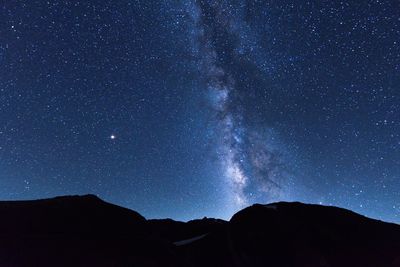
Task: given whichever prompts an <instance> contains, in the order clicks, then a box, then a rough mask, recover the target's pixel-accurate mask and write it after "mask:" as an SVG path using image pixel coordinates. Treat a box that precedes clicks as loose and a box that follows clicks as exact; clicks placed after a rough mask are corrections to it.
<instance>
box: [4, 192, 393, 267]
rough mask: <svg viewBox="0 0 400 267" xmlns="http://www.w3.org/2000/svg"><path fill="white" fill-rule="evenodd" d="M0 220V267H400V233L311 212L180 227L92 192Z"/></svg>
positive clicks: (13, 209) (325, 209)
mask: <svg viewBox="0 0 400 267" xmlns="http://www.w3.org/2000/svg"><path fill="white" fill-rule="evenodd" d="M0 218H2V219H1V220H0V266H12V267H28V266H45V267H46V266H104V267H106V266H195V267H197V266H199V267H200V266H219V267H221V266H237V267H241V266H255V267H257V266H277V267H278V266H282V267H283V266H287V267H289V266H315V267H317V266H321V267H324V266H330V267H335V266H338V267H339V266H341V267H342V266H349V267H350V266H351V267H354V266H360V267H369V266H371V267H373V266H374V267H375V266H383V267H385V266H387V267H399V266H400V255H399V253H398V251H400V225H397V224H394V223H386V222H383V221H379V220H375V219H371V218H368V217H365V216H363V215H360V214H357V213H355V212H353V211H350V210H346V209H343V208H339V207H333V206H322V205H317V204H304V203H300V202H276V203H270V204H254V205H251V206H249V207H247V208H244V209H242V210H241V211H239V212H237V213H236V214H234V215H233V216H232V218H231V219H230V220H229V221H224V220H220V219H214V218H207V217H204V218H202V219H195V220H191V221H188V222H181V221H175V220H172V219H146V218H145V217H143V216H142V215H140V214H139V213H138V212H136V211H133V210H130V209H127V208H124V207H120V206H118V205H114V204H111V203H108V202H106V201H103V200H102V199H100V198H99V197H97V196H95V195H91V194H89V195H75V196H59V197H55V198H50V199H39V200H23V201H0Z"/></svg>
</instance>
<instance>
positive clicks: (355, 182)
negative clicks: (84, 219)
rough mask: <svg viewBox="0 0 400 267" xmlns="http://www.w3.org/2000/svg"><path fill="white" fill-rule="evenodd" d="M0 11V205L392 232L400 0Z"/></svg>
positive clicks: (208, 0) (22, 6)
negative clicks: (295, 207) (343, 212)
mask: <svg viewBox="0 0 400 267" xmlns="http://www.w3.org/2000/svg"><path fill="white" fill-rule="evenodd" d="M0 18H1V20H0V21H1V23H0V199H4V200H5V199H32V198H44V197H52V196H56V195H65V194H86V193H93V194H97V195H99V196H100V197H101V198H103V199H105V200H107V201H111V202H113V203H116V204H119V205H122V206H126V207H128V208H131V209H134V210H137V211H139V212H140V213H142V214H143V215H144V216H146V217H150V218H160V217H172V218H175V219H182V220H188V219H192V218H195V217H203V216H209V217H212V216H213V217H222V218H229V217H230V216H231V215H232V214H233V213H234V212H235V211H237V210H238V209H240V208H243V207H244V206H247V205H250V204H252V203H255V202H270V201H279V200H289V201H303V202H310V203H321V204H325V205H336V206H341V207H344V208H349V209H352V210H354V211H356V212H359V213H362V214H364V215H367V216H371V217H374V218H378V219H382V220H387V221H393V222H397V223H399V222H400V193H399V192H400V190H399V189H400V177H399V175H400V120H399V118H400V88H399V84H400V6H399V3H398V2H396V1H347V2H345V1H300V2H296V1H286V0H284V1H275V0H271V1H257V0H252V1H228V0H223V1H216V0H194V1H139V0H138V1H125V0H124V1H58V0H55V1H18V2H5V3H3V5H2V6H1V9H0Z"/></svg>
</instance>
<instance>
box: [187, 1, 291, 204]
mask: <svg viewBox="0 0 400 267" xmlns="http://www.w3.org/2000/svg"><path fill="white" fill-rule="evenodd" d="M235 8H238V6H233V5H228V3H226V2H224V1H195V2H192V3H187V10H188V12H189V14H190V15H191V18H192V20H193V21H192V23H193V25H192V27H193V28H192V37H193V45H194V46H193V51H195V56H196V58H198V60H197V61H196V63H197V64H198V65H199V73H200V76H201V78H202V79H203V83H204V88H205V89H206V90H207V94H208V98H209V103H210V106H211V108H212V110H213V111H214V112H215V118H216V123H217V135H216V138H217V139H218V140H217V143H218V146H217V149H216V152H217V154H218V158H219V160H220V163H221V167H222V168H223V171H224V175H225V178H226V179H227V180H228V183H229V184H230V186H231V188H232V193H233V196H234V201H235V203H236V205H237V206H238V207H243V206H246V205H249V204H250V203H252V202H255V201H264V202H265V201H272V200H277V199H282V198H283V197H284V194H285V191H284V187H285V186H286V182H287V181H286V180H287V172H286V170H285V164H284V162H283V159H282V157H281V154H282V153H281V151H279V149H277V148H274V147H273V146H272V145H271V143H268V141H271V138H272V137H271V136H269V135H268V134H265V132H263V133H261V132H260V131H258V130H256V129H254V127H253V125H252V124H251V123H250V121H248V119H247V118H246V116H245V112H246V110H245V109H246V108H247V109H248V108H251V107H245V106H244V105H243V103H242V101H245V99H246V97H247V94H248V93H249V92H248V91H247V88H246V85H243V84H241V83H239V82H238V80H237V78H236V76H237V71H238V68H237V66H240V65H243V64H245V65H247V66H248V67H249V66H250V67H251V68H254V69H257V68H258V66H257V64H256V63H255V62H253V61H251V60H250V59H249V58H248V57H246V56H248V54H246V53H245V52H243V51H244V50H246V49H250V48H248V47H246V45H247V44H243V43H241V36H242V35H243V34H251V32H248V27H247V26H246V25H245V22H244V21H242V20H241V14H240V12H239V13H238V12H237V10H239V11H240V8H239V9H235ZM235 10H236V11H235ZM235 13H236V14H235ZM241 75H242V74H241ZM258 128H259V126H258Z"/></svg>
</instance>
